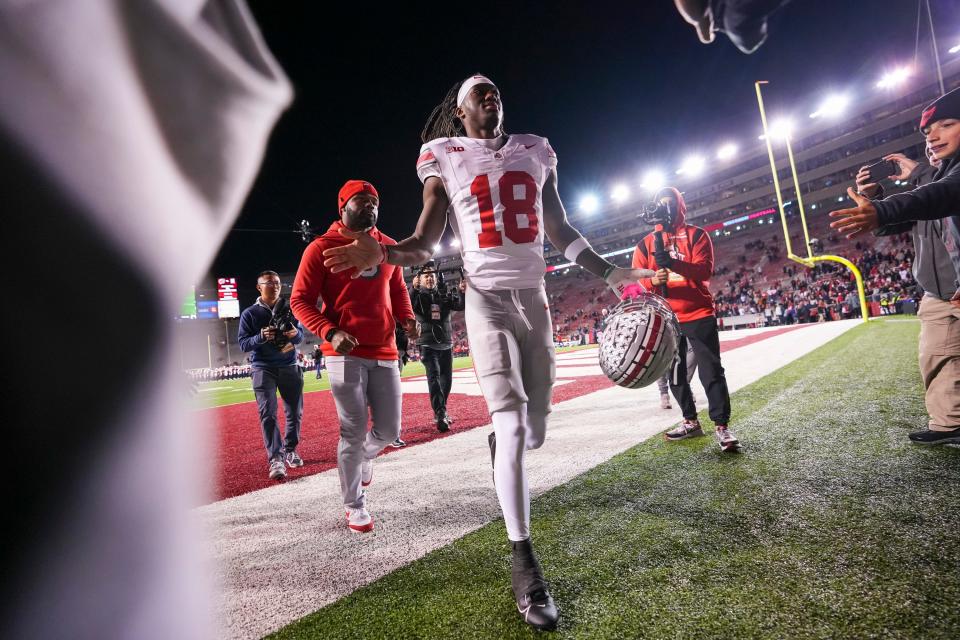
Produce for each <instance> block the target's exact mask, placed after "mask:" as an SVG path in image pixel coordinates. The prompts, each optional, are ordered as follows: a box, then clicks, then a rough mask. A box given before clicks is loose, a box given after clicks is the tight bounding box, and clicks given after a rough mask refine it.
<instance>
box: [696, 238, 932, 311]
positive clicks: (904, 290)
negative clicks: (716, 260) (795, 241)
mask: <svg viewBox="0 0 960 640" xmlns="http://www.w3.org/2000/svg"><path fill="white" fill-rule="evenodd" d="M858 245H859V243H858ZM858 249H859V250H861V251H862V252H861V255H860V257H859V258H858V259H856V260H855V264H856V265H857V268H858V269H860V272H861V274H862V275H863V279H864V289H865V292H866V296H867V301H868V302H877V303H879V305H880V309H881V314H883V315H886V314H890V313H900V312H901V310H902V305H903V302H904V301H905V300H912V299H913V285H914V281H913V276H912V274H911V273H910V267H911V265H912V263H913V249H912V248H911V247H910V245H909V242H908V240H907V238H906V237H905V236H900V237H898V238H897V240H896V246H893V247H891V248H890V249H888V250H886V251H884V250H876V249H871V248H863V247H862V246H858ZM783 274H784V277H783V278H782V279H780V280H777V281H774V282H772V283H769V284H766V283H763V284H762V283H761V282H760V281H759V280H758V279H757V277H756V276H755V275H754V274H753V273H752V272H751V271H750V270H749V269H748V268H746V267H740V268H738V269H737V270H736V271H735V272H733V273H732V274H731V277H730V278H729V279H728V280H727V282H726V285H725V286H724V288H723V290H722V292H721V293H717V294H716V295H715V296H714V299H715V302H716V310H717V317H727V316H736V315H741V316H742V315H747V314H762V315H763V316H764V324H768V325H769V324H794V323H805V322H818V321H821V322H822V321H827V320H839V319H841V318H850V317H853V316H854V315H856V314H858V313H859V307H860V301H859V296H858V294H857V287H856V281H855V279H854V277H853V275H852V274H851V273H849V272H848V271H847V269H846V267H843V266H841V265H839V264H837V263H834V262H823V263H820V264H818V265H817V266H815V267H813V268H812V269H807V268H804V267H795V266H792V265H785V266H784V267H783Z"/></svg>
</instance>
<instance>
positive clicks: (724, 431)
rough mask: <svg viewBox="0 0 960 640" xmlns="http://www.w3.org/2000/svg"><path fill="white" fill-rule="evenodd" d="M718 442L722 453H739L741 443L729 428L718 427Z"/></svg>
mask: <svg viewBox="0 0 960 640" xmlns="http://www.w3.org/2000/svg"><path fill="white" fill-rule="evenodd" d="M717 442H718V443H720V450H721V451H739V450H740V441H739V440H737V436H735V435H734V433H733V431H730V429H728V428H727V427H717Z"/></svg>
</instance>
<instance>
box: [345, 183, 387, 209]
mask: <svg viewBox="0 0 960 640" xmlns="http://www.w3.org/2000/svg"><path fill="white" fill-rule="evenodd" d="M358 193H369V194H370V195H372V196H374V197H375V198H376V199H377V200H379V199H380V194H379V193H377V190H376V189H375V188H374V186H373V185H372V184H370V183H369V182H367V181H366V180H347V181H346V182H345V183H344V185H343V186H342V187H340V193H339V194H338V195H337V205H338V206H337V211H339V210H340V209H343V207H344V206H345V205H346V204H347V201H348V200H350V198H352V197H353V196H355V195H357V194H358Z"/></svg>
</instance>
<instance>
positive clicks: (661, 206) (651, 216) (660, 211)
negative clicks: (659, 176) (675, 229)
mask: <svg viewBox="0 0 960 640" xmlns="http://www.w3.org/2000/svg"><path fill="white" fill-rule="evenodd" d="M673 209H674V207H673V205H672V204H671V203H669V202H651V203H649V204H646V205H644V206H643V210H642V211H641V212H640V219H641V220H643V221H644V222H645V223H646V224H649V225H651V226H656V225H658V224H659V225H662V226H670V225H671V224H673V214H674V210H673Z"/></svg>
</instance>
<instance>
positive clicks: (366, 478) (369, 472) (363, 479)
mask: <svg viewBox="0 0 960 640" xmlns="http://www.w3.org/2000/svg"><path fill="white" fill-rule="evenodd" d="M371 482H373V460H372V459H371V460H364V461H363V462H361V463H360V486H361V487H369V486H370V483H371Z"/></svg>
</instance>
